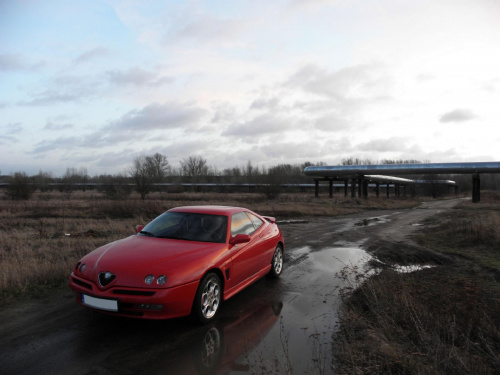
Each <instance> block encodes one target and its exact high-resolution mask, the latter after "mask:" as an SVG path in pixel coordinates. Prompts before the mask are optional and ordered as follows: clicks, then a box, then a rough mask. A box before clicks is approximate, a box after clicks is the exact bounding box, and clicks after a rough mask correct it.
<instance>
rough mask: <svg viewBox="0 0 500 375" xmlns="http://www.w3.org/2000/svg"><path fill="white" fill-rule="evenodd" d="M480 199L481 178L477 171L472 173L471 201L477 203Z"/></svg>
mask: <svg viewBox="0 0 500 375" xmlns="http://www.w3.org/2000/svg"><path fill="white" fill-rule="evenodd" d="M480 201H481V178H480V177H479V173H473V174H472V202H474V203H478V202H480Z"/></svg>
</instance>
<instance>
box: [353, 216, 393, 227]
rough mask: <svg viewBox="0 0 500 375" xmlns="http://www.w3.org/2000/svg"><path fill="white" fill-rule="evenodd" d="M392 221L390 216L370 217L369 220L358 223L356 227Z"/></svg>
mask: <svg viewBox="0 0 500 375" xmlns="http://www.w3.org/2000/svg"><path fill="white" fill-rule="evenodd" d="M389 221H391V220H390V219H389V215H383V216H377V217H370V218H367V219H363V220H360V221H358V222H356V223H355V224H354V225H356V226H359V227H363V226H364V227H366V226H372V225H376V224H384V223H387V222H389Z"/></svg>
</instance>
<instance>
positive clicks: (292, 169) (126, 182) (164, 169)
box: [0, 153, 500, 199]
mask: <svg viewBox="0 0 500 375" xmlns="http://www.w3.org/2000/svg"><path fill="white" fill-rule="evenodd" d="M419 163H429V161H419V160H411V159H410V160H401V159H382V160H373V159H360V158H355V157H349V158H344V159H342V160H341V164H342V165H374V164H419ZM325 165H327V164H326V163H325V162H318V163H311V162H308V161H307V162H304V163H302V164H278V165H275V166H271V167H268V168H266V167H259V166H255V165H253V163H252V162H251V161H250V160H249V161H248V162H247V163H246V164H245V165H243V166H234V167H231V168H225V169H222V170H219V169H217V168H216V167H214V166H211V165H209V164H208V162H207V159H205V158H204V157H202V156H200V155H191V156H188V157H186V158H184V159H182V160H181V161H180V163H179V167H177V168H175V167H173V166H172V165H171V164H170V162H169V161H168V158H167V156H165V155H163V154H160V153H155V154H152V155H146V154H141V155H139V156H137V157H135V158H134V160H133V162H132V164H131V166H130V167H129V168H127V170H126V171H124V172H122V173H117V174H101V175H96V176H93V177H91V176H90V175H89V173H88V171H87V168H85V167H81V168H79V169H77V168H73V167H72V168H67V169H66V171H65V173H64V174H63V175H62V176H61V177H54V176H53V175H52V173H51V172H44V171H40V172H39V173H38V174H36V175H33V176H28V175H27V174H26V173H24V172H16V173H14V174H12V175H11V176H3V178H2V180H1V181H0V182H3V183H6V187H5V189H6V190H5V192H6V195H7V197H9V198H11V199H29V197H30V196H31V195H32V193H33V192H34V191H35V190H37V189H38V190H40V191H47V190H52V189H53V188H54V185H57V186H58V189H59V190H61V191H67V192H68V194H69V193H71V191H73V190H75V188H76V187H77V186H85V185H86V184H98V185H99V186H100V188H101V189H102V190H103V191H104V192H105V193H106V194H107V195H108V196H109V197H111V198H113V197H115V198H120V197H123V196H126V195H128V194H130V193H131V191H132V189H133V188H134V187H135V190H136V191H137V192H138V193H139V194H140V195H141V198H142V199H145V198H146V196H147V195H148V194H149V193H151V192H152V191H153V190H154V188H155V185H156V184H162V183H171V184H181V183H191V184H204V183H215V184H265V185H268V186H269V189H268V196H269V197H270V198H272V197H274V196H275V195H277V194H279V186H280V184H302V183H311V182H312V181H311V177H308V176H305V175H304V173H303V171H304V168H306V167H308V166H325ZM423 177H424V178H426V179H445V178H448V177H447V176H427V177H426V176H423ZM409 178H415V176H412V177H411V176H409ZM453 180H455V181H457V182H458V183H459V185H460V186H462V189H463V190H469V189H470V185H471V183H470V176H467V175H455V176H453ZM483 180H484V182H485V183H486V184H485V183H483V187H485V188H490V189H495V190H496V189H497V188H500V181H499V180H500V179H499V176H498V175H484V176H483Z"/></svg>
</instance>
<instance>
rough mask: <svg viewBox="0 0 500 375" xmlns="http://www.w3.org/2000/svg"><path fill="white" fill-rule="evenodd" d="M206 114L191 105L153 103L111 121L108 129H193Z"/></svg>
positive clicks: (204, 111)
mask: <svg viewBox="0 0 500 375" xmlns="http://www.w3.org/2000/svg"><path fill="white" fill-rule="evenodd" d="M206 114H207V111H206V110H205V109H203V108H201V107H196V106H193V105H191V104H179V103H165V104H156V103H155V104H150V105H148V106H146V107H144V108H142V109H140V110H133V111H130V112H128V113H126V114H125V115H123V116H122V117H121V118H120V119H118V120H116V121H113V122H112V123H111V124H110V126H109V127H108V129H110V130H111V129H112V130H116V131H123V130H133V131H141V132H144V131H147V130H154V129H175V128H183V129H194V128H196V127H197V125H198V122H199V121H200V120H201V119H202V118H203V117H204V116H205V115H206Z"/></svg>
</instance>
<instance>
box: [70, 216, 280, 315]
mask: <svg viewBox="0 0 500 375" xmlns="http://www.w3.org/2000/svg"><path fill="white" fill-rule="evenodd" d="M136 232H137V233H136V235H133V236H130V237H127V238H125V239H123V240H119V241H115V242H112V243H109V244H107V245H104V246H102V247H100V248H98V249H96V250H94V251H92V252H91V253H89V254H87V255H86V256H84V257H83V258H82V259H81V260H80V261H79V262H78V263H77V264H76V266H75V269H74V270H73V272H72V273H71V277H70V279H69V285H70V287H71V289H73V291H74V293H75V296H76V300H77V302H78V303H80V304H82V305H84V306H87V307H90V308H93V309H97V310H101V311H104V312H106V313H110V314H117V315H125V316H130V317H136V318H144V319H165V318H174V317H180V316H186V315H190V314H191V315H193V317H195V318H196V319H198V320H199V321H200V322H202V323H207V322H209V321H211V320H212V319H213V318H214V317H215V315H216V313H217V311H218V310H219V306H220V303H221V302H222V301H225V300H227V299H228V298H230V297H232V296H234V295H235V294H236V293H238V292H239V291H241V290H242V289H243V288H245V287H247V286H248V285H250V284H252V283H253V282H254V281H256V280H258V279H260V278H261V277H263V276H264V275H267V274H269V275H270V276H271V277H279V276H280V274H281V272H282V270H283V251H284V239H283V235H282V234H281V230H280V229H279V227H278V225H277V224H276V220H275V219H274V218H272V217H268V216H260V215H258V214H256V213H254V212H252V211H250V210H247V209H245V208H238V207H223V206H192V207H178V208H173V209H171V210H169V211H167V212H165V213H163V214H162V215H160V216H158V217H157V218H156V219H154V220H153V221H152V222H150V223H149V224H148V225H146V226H145V227H143V226H142V225H138V226H137V227H136Z"/></svg>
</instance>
